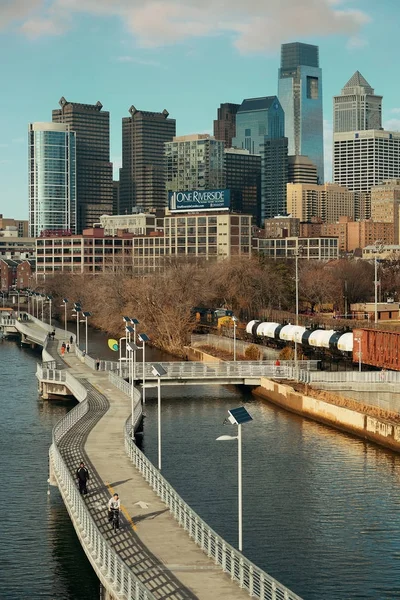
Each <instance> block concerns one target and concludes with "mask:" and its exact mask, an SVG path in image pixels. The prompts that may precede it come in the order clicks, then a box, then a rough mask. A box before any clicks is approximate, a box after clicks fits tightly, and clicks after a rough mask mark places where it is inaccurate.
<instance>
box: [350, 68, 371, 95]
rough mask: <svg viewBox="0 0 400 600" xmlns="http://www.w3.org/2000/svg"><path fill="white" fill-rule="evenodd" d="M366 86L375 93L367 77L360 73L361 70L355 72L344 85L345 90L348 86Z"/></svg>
mask: <svg viewBox="0 0 400 600" xmlns="http://www.w3.org/2000/svg"><path fill="white" fill-rule="evenodd" d="M357 86H358V87H364V88H368V91H370V93H372V94H373V93H374V90H373V88H372V87H371V86H370V85H369V83H368V81H367V80H366V79H365V77H363V76H362V75H361V73H360V71H356V72H355V73H354V75H352V77H350V79H349V80H348V82H347V83H346V85H345V86H344V88H343V89H344V90H346V89H347V88H353V87H357Z"/></svg>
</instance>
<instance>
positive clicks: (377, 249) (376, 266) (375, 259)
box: [374, 241, 384, 325]
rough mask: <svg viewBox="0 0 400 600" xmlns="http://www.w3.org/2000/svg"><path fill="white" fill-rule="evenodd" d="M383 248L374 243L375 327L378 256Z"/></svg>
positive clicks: (376, 317) (378, 243)
mask: <svg viewBox="0 0 400 600" xmlns="http://www.w3.org/2000/svg"><path fill="white" fill-rule="evenodd" d="M383 248H384V246H383V244H382V243H381V242H380V241H377V242H375V256H374V263H375V280H374V284H375V325H376V324H377V323H378V256H377V255H378V254H379V253H380V252H382V250H383Z"/></svg>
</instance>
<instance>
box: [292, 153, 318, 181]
mask: <svg viewBox="0 0 400 600" xmlns="http://www.w3.org/2000/svg"><path fill="white" fill-rule="evenodd" d="M288 182H289V183H314V184H315V185H317V183H318V175H317V167H316V166H315V165H314V163H313V162H312V161H311V160H310V159H309V158H308V156H300V155H299V154H297V155H294V156H288Z"/></svg>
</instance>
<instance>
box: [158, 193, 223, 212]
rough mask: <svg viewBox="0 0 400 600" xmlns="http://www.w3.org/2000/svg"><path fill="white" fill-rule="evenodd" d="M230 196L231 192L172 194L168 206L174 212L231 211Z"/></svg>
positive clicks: (169, 196)
mask: <svg viewBox="0 0 400 600" xmlns="http://www.w3.org/2000/svg"><path fill="white" fill-rule="evenodd" d="M230 196H231V192H230V190H190V191H184V192H170V193H169V195H168V204H169V208H170V210H171V211H172V212H186V211H188V210H189V211H191V210H193V211H206V210H229V205H230V199H231V198H230Z"/></svg>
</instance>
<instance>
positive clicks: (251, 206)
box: [225, 148, 261, 225]
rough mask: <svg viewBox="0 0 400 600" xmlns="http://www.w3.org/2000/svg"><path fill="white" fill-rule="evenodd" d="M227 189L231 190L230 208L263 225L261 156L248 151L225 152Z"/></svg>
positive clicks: (233, 149)
mask: <svg viewBox="0 0 400 600" xmlns="http://www.w3.org/2000/svg"><path fill="white" fill-rule="evenodd" d="M225 187H226V188H227V189H229V190H230V208H231V211H233V212H236V213H246V214H250V215H252V217H253V221H254V223H257V224H258V225H261V156H260V155H259V154H250V152H249V151H248V150H239V149H237V148H229V149H226V150H225Z"/></svg>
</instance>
